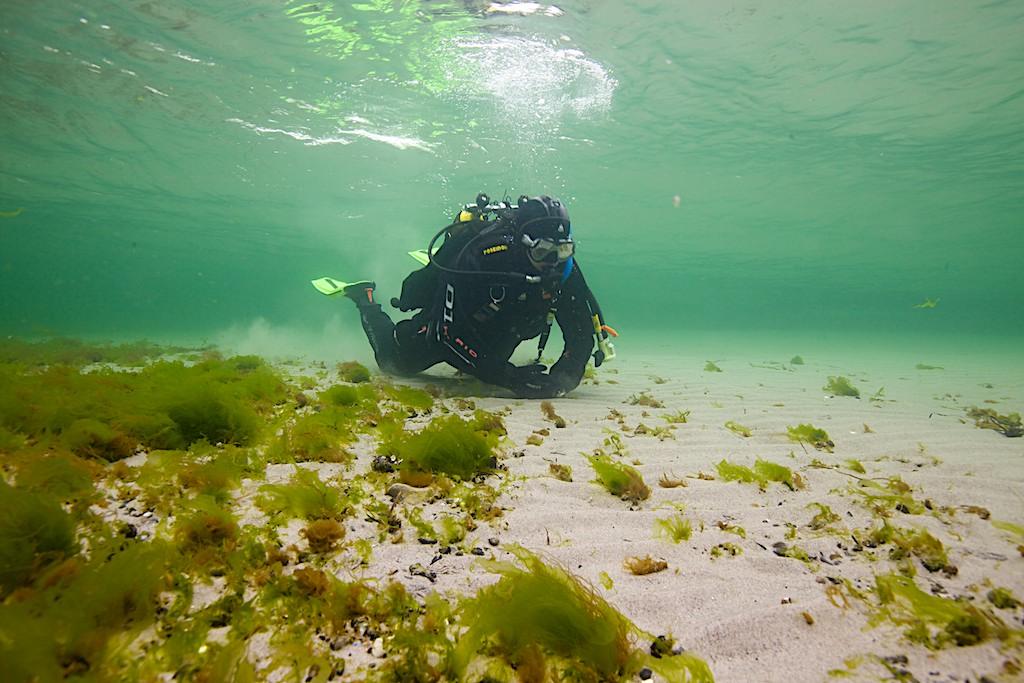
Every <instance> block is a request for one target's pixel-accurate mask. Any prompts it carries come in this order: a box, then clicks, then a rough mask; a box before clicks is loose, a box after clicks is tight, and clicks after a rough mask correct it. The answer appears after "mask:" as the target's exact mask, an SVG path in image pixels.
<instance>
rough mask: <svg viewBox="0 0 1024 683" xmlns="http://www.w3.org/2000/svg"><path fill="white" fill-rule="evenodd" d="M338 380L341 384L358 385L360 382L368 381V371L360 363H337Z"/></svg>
mask: <svg viewBox="0 0 1024 683" xmlns="http://www.w3.org/2000/svg"><path fill="white" fill-rule="evenodd" d="M338 378H339V379H340V380H341V381H342V382H349V383H351V384H360V383H362V382H369V381H370V371H369V370H367V369H366V366H365V365H363V364H362V363H357V362H356V361H354V360H350V361H346V362H344V363H338Z"/></svg>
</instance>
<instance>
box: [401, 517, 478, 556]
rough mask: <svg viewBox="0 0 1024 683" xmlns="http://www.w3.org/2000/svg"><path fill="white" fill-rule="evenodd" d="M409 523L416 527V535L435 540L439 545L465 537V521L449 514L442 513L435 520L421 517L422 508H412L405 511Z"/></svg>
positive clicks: (457, 541)
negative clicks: (430, 520) (431, 520)
mask: <svg viewBox="0 0 1024 683" xmlns="http://www.w3.org/2000/svg"><path fill="white" fill-rule="evenodd" d="M406 519H408V520H409V524H410V525H412V527H413V528H414V529H416V531H417V533H418V537H419V538H422V539H427V540H430V541H437V543H438V544H440V545H441V547H445V546H451V545H457V544H459V543H461V542H462V541H463V540H465V538H466V532H467V529H466V521H465V519H461V520H460V519H457V518H455V517H452V516H451V515H442V516H441V518H440V519H438V520H437V521H436V522H429V521H427V520H425V519H423V510H422V509H421V508H413V509H412V510H410V511H409V512H408V513H406Z"/></svg>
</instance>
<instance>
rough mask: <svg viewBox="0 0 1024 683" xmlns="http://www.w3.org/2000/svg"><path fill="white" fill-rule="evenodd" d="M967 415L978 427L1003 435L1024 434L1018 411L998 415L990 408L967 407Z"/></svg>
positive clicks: (1016, 435)
mask: <svg viewBox="0 0 1024 683" xmlns="http://www.w3.org/2000/svg"><path fill="white" fill-rule="evenodd" d="M967 417H969V418H971V419H972V420H974V424H975V426H976V427H978V428H979V429H991V430H994V431H997V432H999V433H1000V434H1002V435H1003V436H1008V437H1019V436H1021V435H1024V426H1022V425H1021V421H1020V413H1009V414H1008V415H1000V414H999V413H997V412H996V411H994V410H992V409H991V408H975V407H972V408H968V409H967Z"/></svg>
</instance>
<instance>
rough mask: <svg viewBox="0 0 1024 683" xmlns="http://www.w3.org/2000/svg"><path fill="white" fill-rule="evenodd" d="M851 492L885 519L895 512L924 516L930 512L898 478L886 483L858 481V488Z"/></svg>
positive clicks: (888, 480)
mask: <svg viewBox="0 0 1024 683" xmlns="http://www.w3.org/2000/svg"><path fill="white" fill-rule="evenodd" d="M849 490H850V492H851V493H854V494H856V495H857V496H859V497H860V498H861V501H862V502H863V503H864V505H865V506H867V507H868V508H869V509H871V510H873V511H874V512H875V513H876V514H878V515H881V516H883V517H885V516H888V515H891V514H892V513H893V512H902V513H903V514H908V515H923V514H925V513H926V512H927V511H928V508H926V507H925V505H924V503H921V502H919V501H918V500H916V499H915V498H914V497H913V496H912V495H911V488H910V485H909V484H907V483H906V482H905V481H903V479H901V478H900V477H898V476H892V477H889V478H888V479H886V480H885V482H884V483H881V482H878V481H875V480H873V479H858V481H857V486H856V487H851V488H850V489H849Z"/></svg>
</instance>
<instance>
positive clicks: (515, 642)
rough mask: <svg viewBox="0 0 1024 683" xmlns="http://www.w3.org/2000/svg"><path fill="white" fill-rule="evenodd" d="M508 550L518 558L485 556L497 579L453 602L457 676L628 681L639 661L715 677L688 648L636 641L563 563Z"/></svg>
mask: <svg viewBox="0 0 1024 683" xmlns="http://www.w3.org/2000/svg"><path fill="white" fill-rule="evenodd" d="M511 552H512V553H513V555H514V556H515V558H516V560H518V562H516V563H513V562H497V561H492V562H487V563H484V566H485V567H486V568H487V569H488V570H489V571H492V572H494V573H497V574H499V575H501V578H500V579H499V580H498V582H497V583H495V584H494V585H492V586H489V587H487V588H483V589H481V590H480V591H479V592H478V593H477V594H476V596H474V597H472V598H469V599H467V600H465V601H464V602H463V603H462V604H461V605H460V606H459V610H458V615H459V619H460V622H461V623H463V624H465V625H467V626H468V629H467V631H466V632H465V633H464V634H463V636H462V638H461V639H460V640H459V643H458V645H457V646H456V648H455V652H454V657H453V664H454V666H453V670H454V673H455V674H456V677H457V679H458V680H481V679H482V678H488V679H489V680H512V679H513V678H516V677H518V680H530V681H541V680H565V681H569V680H575V681H626V680H629V679H631V678H633V677H635V676H636V675H637V673H638V672H639V671H640V670H641V669H642V668H644V667H645V666H646V667H648V668H650V669H653V670H654V671H655V672H657V673H659V674H661V675H662V676H664V677H666V678H667V679H669V680H674V681H693V682H695V683H697V682H710V681H712V680H713V678H712V675H711V671H710V669H708V667H707V664H705V663H704V662H703V661H701V660H700V659H698V658H696V657H694V656H692V655H688V654H682V655H676V656H667V657H661V658H655V657H653V656H652V655H650V654H649V653H648V652H646V651H645V649H644V648H641V647H639V646H638V644H637V639H638V637H641V636H645V635H646V634H642V633H641V632H640V631H639V629H637V627H636V626H635V625H633V624H632V623H631V622H630V621H629V620H628V619H626V617H625V616H623V615H622V614H621V613H620V612H618V611H617V610H616V609H615V608H613V607H612V606H611V605H609V604H608V603H607V602H606V601H605V600H604V599H603V598H601V596H599V595H598V594H597V593H596V592H595V591H594V589H593V588H591V587H590V586H588V585H587V584H585V583H583V581H582V580H580V579H578V578H577V577H575V576H573V575H572V574H570V573H569V572H568V571H566V570H565V569H562V568H561V567H558V566H555V565H550V564H546V563H544V562H543V561H542V560H541V559H540V558H539V557H537V556H536V555H533V554H532V553H529V552H528V551H526V550H524V549H521V548H516V549H512V550H511Z"/></svg>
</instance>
